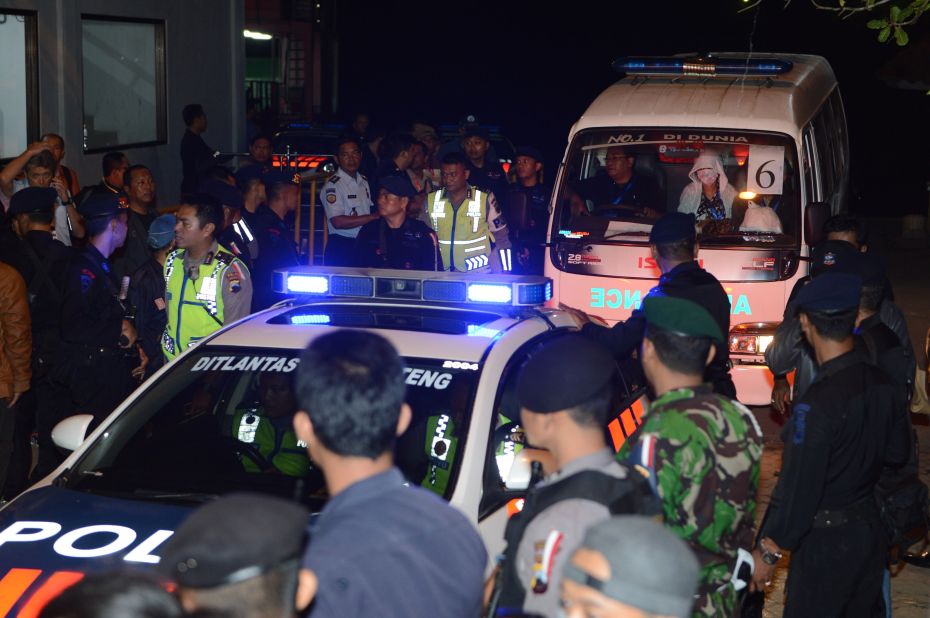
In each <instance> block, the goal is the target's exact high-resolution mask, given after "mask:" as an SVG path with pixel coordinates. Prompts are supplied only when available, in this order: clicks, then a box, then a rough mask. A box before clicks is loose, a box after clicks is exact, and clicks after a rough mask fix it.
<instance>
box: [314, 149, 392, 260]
mask: <svg viewBox="0 0 930 618" xmlns="http://www.w3.org/2000/svg"><path fill="white" fill-rule="evenodd" d="M336 161H337V162H338V163H339V170H338V171H337V172H336V173H335V174H333V176H332V178H330V179H329V180H327V181H326V184H324V185H323V188H322V189H321V190H320V201H321V202H322V204H323V210H324V211H326V220H327V225H328V226H329V240H327V241H326V255H325V258H324V261H325V262H326V263H327V264H328V265H330V266H349V265H350V264H352V251H353V249H354V247H355V238H356V237H357V236H358V232H359V229H360V228H361V227H362V226H363V225H365V224H366V223H368V222H370V221H374V220H375V219H377V218H378V215H377V213H372V212H371V207H372V201H371V190H370V188H369V186H368V179H367V178H365V176H363V175H362V174H360V173H359V171H358V170H359V165H361V162H362V146H361V145H360V144H359V142H358V141H357V140H356V139H354V138H351V137H346V138H343V139H342V140H340V141H339V143H338V144H337V146H336Z"/></svg>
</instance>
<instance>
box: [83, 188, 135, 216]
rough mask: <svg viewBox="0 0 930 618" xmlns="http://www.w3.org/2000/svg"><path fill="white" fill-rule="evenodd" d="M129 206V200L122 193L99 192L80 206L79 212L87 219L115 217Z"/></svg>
mask: <svg viewBox="0 0 930 618" xmlns="http://www.w3.org/2000/svg"><path fill="white" fill-rule="evenodd" d="M126 208H129V200H127V199H126V196H125V195H123V194H122V193H110V192H107V193H97V194H95V195H92V196H90V197H89V198H87V200H86V201H85V202H84V203H83V204H81V206H80V207H79V208H78V212H79V213H80V214H81V216H82V217H84V218H85V219H96V218H98V217H113V216H115V215H116V214H118V213H119V212H121V211H123V210H125V209H126Z"/></svg>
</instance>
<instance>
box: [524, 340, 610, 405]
mask: <svg viewBox="0 0 930 618" xmlns="http://www.w3.org/2000/svg"><path fill="white" fill-rule="evenodd" d="M615 372H616V362H615V361H614V358H613V356H612V355H611V354H610V352H609V351H608V350H607V348H606V347H604V346H603V345H602V344H600V343H597V342H595V341H592V340H590V339H588V338H587V337H584V336H582V335H580V334H578V333H571V334H566V335H563V336H561V337H558V338H557V339H553V340H550V341H548V342H546V343H544V344H543V346H542V348H540V349H539V350H538V351H537V352H536V353H534V354H533V355H532V356H530V358H529V360H527V361H526V363H524V365H523V367H522V368H521V369H520V375H519V376H517V401H518V402H519V404H520V407H522V408H526V409H527V410H529V411H531V412H536V413H537V414H546V413H550V412H560V411H562V410H567V409H569V408H573V407H575V406H577V405H579V404H582V403H585V402H587V401H590V400H591V399H592V398H594V397H595V396H597V395H598V393H600V392H601V391H602V390H603V388H604V387H605V386H607V385H608V384H609V383H610V381H611V380H612V379H613V377H614V374H615Z"/></svg>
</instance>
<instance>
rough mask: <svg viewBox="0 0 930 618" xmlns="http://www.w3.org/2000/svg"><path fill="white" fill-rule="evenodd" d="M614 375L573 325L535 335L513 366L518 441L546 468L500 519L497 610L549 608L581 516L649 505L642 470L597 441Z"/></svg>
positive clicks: (590, 519) (651, 509) (592, 518)
mask: <svg viewBox="0 0 930 618" xmlns="http://www.w3.org/2000/svg"><path fill="white" fill-rule="evenodd" d="M615 375H616V363H615V362H614V360H613V358H612V357H611V355H610V352H609V351H608V350H607V349H606V348H604V347H603V346H601V344H599V343H596V342H594V341H590V340H588V339H587V338H585V337H583V336H581V335H579V334H577V333H571V334H565V335H561V336H559V337H557V338H556V339H552V340H550V341H548V342H546V343H543V344H542V347H541V348H540V349H538V350H537V351H536V352H535V353H533V354H532V355H531V356H530V358H529V360H528V361H527V362H526V364H525V365H524V366H523V367H522V368H521V370H520V374H519V376H518V377H517V400H518V402H519V404H520V421H521V425H522V426H523V429H524V431H525V434H526V441H527V443H528V445H529V446H533V447H536V448H542V449H546V450H548V451H549V455H550V456H551V458H552V470H547V471H546V472H548V473H549V474H548V476H546V478H545V479H544V480H543V481H541V482H540V483H539V484H537V485H536V486H535V487H533V488H531V489H530V491H529V492H528V493H527V496H526V501H525V503H524V506H523V510H522V511H521V512H520V513H518V514H516V515H514V516H513V517H512V518H511V519H510V521H509V522H508V523H507V529H506V531H505V533H504V536H505V539H506V541H507V550H506V553H505V555H504V559H503V562H502V564H501V570H500V573H499V575H498V580H497V587H496V591H495V594H496V595H497V597H496V602H495V603H494V604H496V605H497V607H498V608H499V609H500V611H501V612H510V613H505V614H503V615H524V614H520V613H519V612H520V611H522V612H524V613H525V614H528V615H537V614H538V615H543V616H554V615H556V614H557V612H558V610H559V592H560V577H561V573H562V569H563V565H564V564H565V563H566V562H567V560H568V558H569V557H570V556H571V555H572V552H573V551H574V550H575V548H576V547H577V546H578V544H579V543H580V542H581V539H582V538H583V536H584V533H585V530H586V529H587V528H588V526H590V525H591V524H593V523H596V522H598V521H602V520H605V519H607V518H608V517H610V516H611V515H615V514H643V515H655V514H657V513H658V512H659V511H658V507H659V505H658V502H657V500H656V499H655V496H654V495H653V492H652V491H651V488H650V487H649V485H648V483H647V482H646V480H645V478H644V477H643V476H642V475H641V474H640V473H638V472H636V471H634V470H633V469H632V468H629V467H627V466H626V465H625V464H621V463H619V462H617V461H616V459H615V458H614V454H613V452H612V451H611V450H610V449H609V448H608V447H607V443H606V441H605V432H604V428H605V427H606V426H607V422H608V420H609V417H610V415H611V410H612V404H613V403H614V401H613V400H614V394H615V393H614V378H615ZM514 612H516V613H514ZM499 615H501V614H499Z"/></svg>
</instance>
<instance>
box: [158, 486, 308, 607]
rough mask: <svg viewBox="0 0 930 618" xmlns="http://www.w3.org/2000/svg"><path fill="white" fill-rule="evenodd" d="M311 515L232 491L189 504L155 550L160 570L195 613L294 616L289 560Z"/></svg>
mask: <svg viewBox="0 0 930 618" xmlns="http://www.w3.org/2000/svg"><path fill="white" fill-rule="evenodd" d="M309 517H310V514H309V513H308V512H307V511H306V509H304V508H303V507H302V506H300V505H298V504H295V503H294V502H290V501H287V500H282V499H281V498H274V497H271V496H267V495H261V494H249V493H234V494H229V495H226V496H223V497H221V498H218V499H216V500H213V501H211V502H209V503H208V504H206V505H204V506H202V507H200V508H199V509H197V510H196V511H194V512H193V513H192V514H191V515H190V516H189V517H188V518H186V519H185V520H184V521H183V522H182V523H181V525H180V526H179V527H178V529H177V531H176V532H175V533H174V534H173V535H172V536H171V538H170V539H169V540H168V541H167V542H166V543H165V545H164V547H163V548H161V549H160V551H159V554H160V556H161V561H160V562H159V564H158V570H159V572H160V574H161V575H162V576H164V577H166V578H168V579H170V580H171V581H173V582H174V583H176V584H177V594H178V597H179V598H180V599H181V603H182V604H183V605H184V608H185V609H186V610H187V611H188V612H190V613H192V614H195V615H200V614H201V613H202V614H203V615H207V616H210V615H219V616H228V615H234V616H235V615H241V616H293V615H294V593H295V588H296V581H297V560H296V559H295V558H296V557H297V556H298V555H299V554H300V551H301V549H302V548H303V546H304V544H305V542H306V534H305V528H306V526H307V521H308V519H309Z"/></svg>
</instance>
